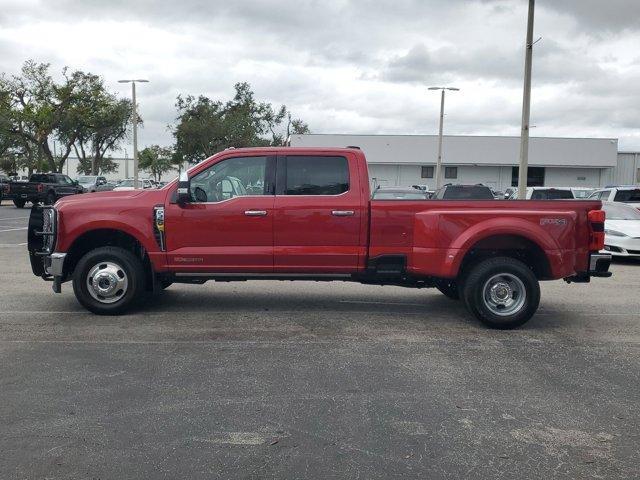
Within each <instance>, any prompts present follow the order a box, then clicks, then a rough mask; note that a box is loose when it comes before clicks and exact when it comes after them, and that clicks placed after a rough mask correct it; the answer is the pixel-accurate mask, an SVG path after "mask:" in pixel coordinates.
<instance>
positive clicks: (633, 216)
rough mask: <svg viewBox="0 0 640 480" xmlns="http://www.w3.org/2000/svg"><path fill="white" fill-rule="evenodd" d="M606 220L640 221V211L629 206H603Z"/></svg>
mask: <svg viewBox="0 0 640 480" xmlns="http://www.w3.org/2000/svg"><path fill="white" fill-rule="evenodd" d="M602 210H604V212H605V214H606V220H640V210H638V209H637V208H634V207H629V206H627V205H616V204H603V205H602Z"/></svg>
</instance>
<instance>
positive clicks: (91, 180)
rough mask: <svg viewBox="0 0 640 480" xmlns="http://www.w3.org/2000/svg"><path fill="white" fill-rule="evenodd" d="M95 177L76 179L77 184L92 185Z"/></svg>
mask: <svg viewBox="0 0 640 480" xmlns="http://www.w3.org/2000/svg"><path fill="white" fill-rule="evenodd" d="M95 179H96V177H78V183H93V182H94V181H95Z"/></svg>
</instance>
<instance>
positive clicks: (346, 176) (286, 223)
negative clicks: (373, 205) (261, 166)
mask: <svg viewBox="0 0 640 480" xmlns="http://www.w3.org/2000/svg"><path fill="white" fill-rule="evenodd" d="M360 190H361V189H360V175H359V172H358V165H357V163H356V162H355V161H349V160H348V158H347V156H335V154H333V155H331V156H329V155H327V156H323V155H318V154H316V155H286V156H284V155H280V156H278V164H277V180H276V198H275V221H274V268H275V272H283V273H284V272H286V273H352V272H355V271H356V270H357V269H358V263H359V259H360V258H362V257H363V256H364V253H365V252H364V247H361V244H362V243H364V242H363V239H362V238H361V230H362V223H361V221H362V219H363V216H365V215H367V210H366V208H365V205H366V203H365V202H363V199H362V198H361V196H362V192H361V191H360Z"/></svg>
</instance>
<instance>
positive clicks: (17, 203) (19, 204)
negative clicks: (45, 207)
mask: <svg viewBox="0 0 640 480" xmlns="http://www.w3.org/2000/svg"><path fill="white" fill-rule="evenodd" d="M25 203H27V202H26V200H18V199H15V200H14V201H13V204H14V205H15V206H16V208H24V204H25Z"/></svg>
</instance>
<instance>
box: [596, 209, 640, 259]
mask: <svg viewBox="0 0 640 480" xmlns="http://www.w3.org/2000/svg"><path fill="white" fill-rule="evenodd" d="M602 209H603V210H604V211H605V214H606V217H605V221H604V249H605V250H606V251H607V252H609V253H611V254H612V255H618V256H621V257H636V258H640V210H638V209H636V208H634V207H631V206H629V205H625V204H623V203H619V202H602Z"/></svg>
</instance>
